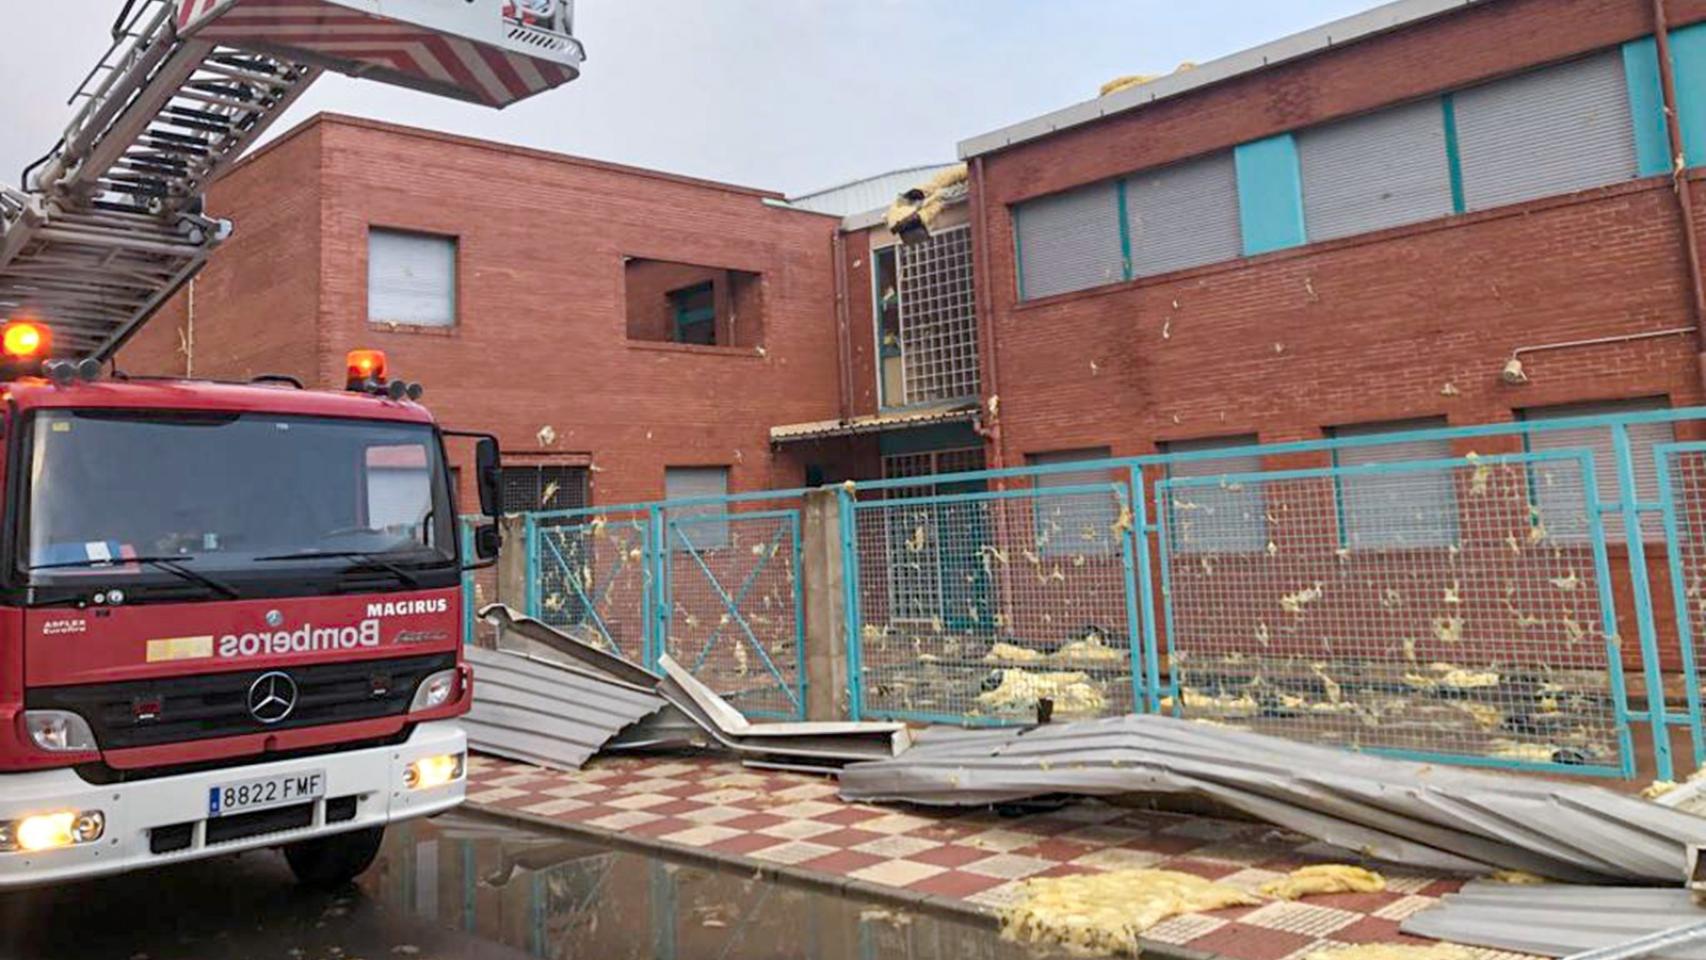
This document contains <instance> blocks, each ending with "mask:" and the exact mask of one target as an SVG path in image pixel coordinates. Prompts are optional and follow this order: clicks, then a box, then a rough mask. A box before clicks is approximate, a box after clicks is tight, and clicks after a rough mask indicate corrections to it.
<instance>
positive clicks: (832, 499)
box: [797, 490, 852, 720]
mask: <svg viewBox="0 0 1706 960" xmlns="http://www.w3.org/2000/svg"><path fill="white" fill-rule="evenodd" d="M841 509H842V503H841V499H840V497H839V496H838V494H837V491H835V490H813V491H810V492H809V493H807V494H806V495H805V510H804V517H803V518H802V519H803V526H802V527H801V535H800V541H801V542H800V543H799V544H798V546H797V549H799V550H800V557H801V564H802V566H801V569H800V571H799V574H798V577H799V581H800V582H802V583H803V584H804V588H805V589H804V599H805V650H804V659H805V664H804V673H805V692H806V719H807V720H841V719H844V718H846V717H847V716H849V715H850V713H851V699H852V698H851V692H850V690H849V687H848V679H849V677H850V674H849V673H848V645H847V643H846V641H845V637H846V630H847V627H846V612H847V587H846V582H845V580H844V579H843V578H844V577H845V569H844V567H843V558H842V552H841Z"/></svg>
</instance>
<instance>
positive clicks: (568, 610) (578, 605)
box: [532, 512, 652, 663]
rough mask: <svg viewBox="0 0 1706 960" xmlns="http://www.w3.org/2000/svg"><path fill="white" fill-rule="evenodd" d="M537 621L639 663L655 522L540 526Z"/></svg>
mask: <svg viewBox="0 0 1706 960" xmlns="http://www.w3.org/2000/svg"><path fill="white" fill-rule="evenodd" d="M535 523H536V524H537V527H536V532H535V535H534V540H535V547H534V555H533V557H532V573H533V577H534V578H535V583H534V587H533V589H534V591H535V595H536V596H535V602H536V603H537V608H538V609H537V611H536V613H535V615H536V616H537V617H539V619H540V620H543V621H544V622H545V623H548V624H550V625H552V626H554V627H557V628H559V629H562V630H566V631H567V632H569V633H570V634H572V635H574V636H575V637H577V638H579V639H581V640H583V641H585V642H587V643H590V644H592V645H594V646H597V647H600V648H603V649H607V650H610V651H612V652H614V653H618V654H620V655H622V656H624V657H627V658H628V659H630V660H632V661H634V662H636V663H644V662H645V657H646V618H647V613H648V611H649V610H650V609H651V607H650V604H651V602H652V600H651V588H652V574H651V570H652V567H651V564H650V563H649V562H648V560H649V556H650V555H649V553H648V543H649V541H650V532H649V529H650V520H649V517H648V515H647V514H645V513H643V512H635V513H609V514H605V513H588V514H575V515H572V516H567V517H561V516H551V515H549V514H546V515H542V516H541V517H539V518H537V519H536V520H535Z"/></svg>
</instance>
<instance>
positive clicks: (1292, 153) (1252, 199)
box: [1234, 133, 1309, 256]
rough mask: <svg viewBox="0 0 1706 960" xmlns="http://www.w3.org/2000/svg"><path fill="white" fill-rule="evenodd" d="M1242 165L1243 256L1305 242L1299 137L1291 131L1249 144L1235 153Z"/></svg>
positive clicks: (1239, 190) (1237, 163)
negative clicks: (1298, 156)
mask: <svg viewBox="0 0 1706 960" xmlns="http://www.w3.org/2000/svg"><path fill="white" fill-rule="evenodd" d="M1234 156H1235V163H1236V165H1237V168H1238V218H1239V224H1240V226H1241V228H1242V230H1243V234H1244V254H1245V256H1255V255H1256V254H1258V253H1267V252H1268V251H1270V250H1283V249H1285V248H1286V247H1296V246H1301V245H1303V244H1305V243H1307V242H1308V241H1309V234H1308V232H1307V231H1306V230H1305V228H1304V225H1303V174H1302V171H1301V168H1300V167H1299V165H1298V160H1297V141H1296V140H1295V139H1294V138H1293V137H1292V135H1291V134H1289V133H1283V134H1280V135H1279V136H1277V137H1269V138H1267V139H1266V140H1257V141H1255V142H1253V143H1246V144H1243V145H1241V146H1239V147H1238V149H1237V150H1236V151H1234Z"/></svg>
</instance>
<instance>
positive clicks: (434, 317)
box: [367, 227, 456, 327]
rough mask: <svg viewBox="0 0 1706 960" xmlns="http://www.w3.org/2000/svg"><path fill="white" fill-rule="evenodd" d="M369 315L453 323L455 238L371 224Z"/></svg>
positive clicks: (373, 319)
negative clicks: (384, 227) (372, 226)
mask: <svg viewBox="0 0 1706 960" xmlns="http://www.w3.org/2000/svg"><path fill="white" fill-rule="evenodd" d="M367 319H368V321H369V322H370V323H395V324H401V325H404V326H411V327H450V326H454V325H455V324H456V239H455V238H454V237H438V236H432V235H430V234H425V233H405V232H403V231H400V230H382V229H379V228H377V227H375V228H372V229H370V230H369V231H368V233H367Z"/></svg>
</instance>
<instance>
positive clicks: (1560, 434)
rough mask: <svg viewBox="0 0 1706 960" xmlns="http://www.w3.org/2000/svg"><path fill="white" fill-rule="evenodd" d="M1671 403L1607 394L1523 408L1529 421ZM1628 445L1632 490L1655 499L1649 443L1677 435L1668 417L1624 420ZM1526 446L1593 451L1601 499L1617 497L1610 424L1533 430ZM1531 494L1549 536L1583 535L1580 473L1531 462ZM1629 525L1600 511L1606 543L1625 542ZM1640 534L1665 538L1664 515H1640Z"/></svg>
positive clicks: (1636, 410) (1568, 538) (1646, 498)
mask: <svg viewBox="0 0 1706 960" xmlns="http://www.w3.org/2000/svg"><path fill="white" fill-rule="evenodd" d="M1669 408H1670V403H1669V401H1668V400H1666V399H1665V398H1664V397H1646V398H1642V399H1637V400H1612V401H1607V402H1603V403H1572V404H1565V405H1563V406H1555V407H1538V408H1534V409H1529V410H1524V411H1522V418H1523V419H1524V420H1530V421H1546V420H1561V419H1563V418H1565V417H1596V416H1609V415H1614V414H1620V413H1639V412H1642V411H1646V410H1667V409H1669ZM1628 429H1629V446H1630V453H1631V454H1632V455H1633V459H1634V464H1635V496H1636V498H1637V499H1638V500H1641V501H1642V502H1645V503H1655V502H1657V501H1658V499H1659V472H1658V463H1657V458H1656V457H1655V456H1654V448H1655V447H1657V446H1658V445H1659V444H1661V443H1671V442H1673V441H1674V440H1675V439H1676V431H1675V429H1674V428H1673V426H1672V425H1671V424H1669V423H1640V424H1631V425H1630V426H1629V428H1628ZM1527 443H1528V449H1529V450H1532V451H1542V450H1581V449H1587V450H1591V451H1593V469H1594V483H1595V484H1596V489H1597V490H1598V492H1599V500H1600V503H1602V504H1607V505H1615V504H1616V503H1617V502H1618V501H1620V500H1621V499H1622V496H1621V494H1620V493H1619V491H1620V489H1621V486H1620V484H1619V483H1618V479H1617V453H1616V450H1615V448H1614V447H1613V445H1612V439H1611V428H1610V427H1569V428H1565V429H1560V430H1536V431H1534V432H1533V433H1530V434H1529V435H1528V438H1527ZM1530 474H1531V480H1530V483H1531V484H1532V488H1531V494H1530V496H1531V497H1532V498H1533V501H1534V505H1535V507H1536V508H1538V509H1539V511H1540V522H1541V523H1543V524H1544V525H1545V526H1546V533H1547V535H1548V536H1549V537H1551V538H1552V539H1554V540H1561V541H1566V542H1567V541H1571V540H1575V541H1581V540H1586V539H1587V536H1588V521H1587V517H1586V516H1584V515H1583V512H1582V505H1583V504H1584V502H1585V501H1584V498H1583V491H1582V489H1581V477H1580V476H1578V475H1576V474H1575V473H1574V471H1573V470H1572V469H1569V468H1565V469H1559V470H1549V469H1548V465H1547V464H1546V463H1536V464H1535V465H1534V467H1533V469H1532V470H1531V471H1530ZM1627 529H1628V528H1627V527H1626V526H1624V523H1623V516H1622V514H1618V513H1608V514H1606V515H1605V538H1606V542H1607V543H1624V542H1626V541H1625V536H1626V535H1625V533H1624V531H1625V530H1627ZM1641 538H1642V539H1643V540H1647V541H1653V540H1661V539H1663V538H1664V519H1663V518H1662V517H1660V516H1659V515H1658V514H1652V513H1649V514H1645V515H1643V516H1642V518H1641Z"/></svg>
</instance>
